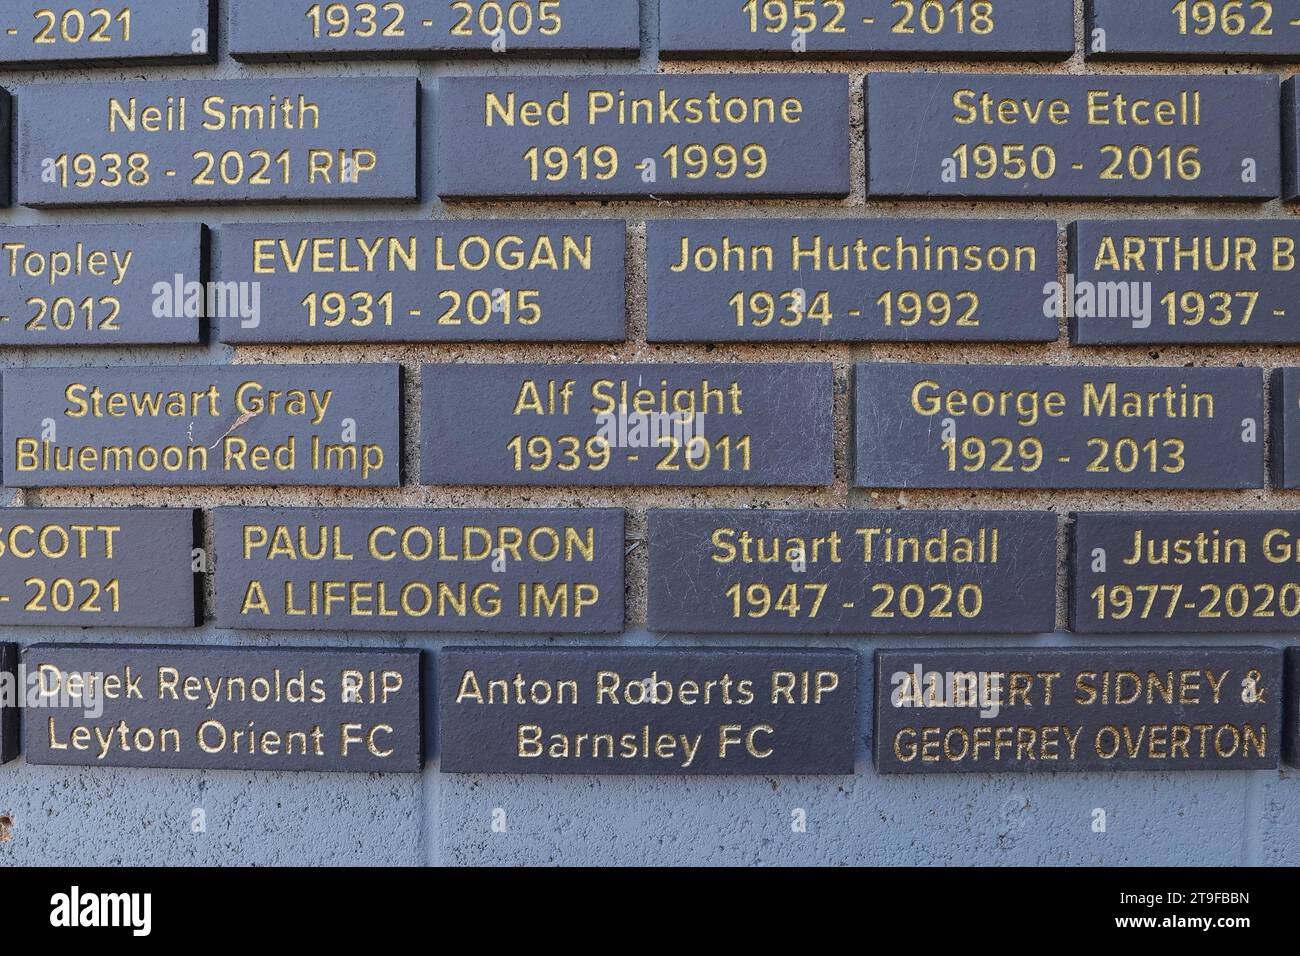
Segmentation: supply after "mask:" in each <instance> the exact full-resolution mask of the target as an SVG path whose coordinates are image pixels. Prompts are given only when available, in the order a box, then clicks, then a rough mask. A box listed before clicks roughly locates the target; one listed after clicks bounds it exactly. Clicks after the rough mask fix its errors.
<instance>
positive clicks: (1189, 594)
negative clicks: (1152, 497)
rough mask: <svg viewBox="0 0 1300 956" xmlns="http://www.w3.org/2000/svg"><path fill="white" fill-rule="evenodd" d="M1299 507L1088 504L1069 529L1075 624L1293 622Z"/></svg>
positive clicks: (1273, 628) (1237, 626)
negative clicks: (1101, 507)
mask: <svg viewBox="0 0 1300 956" xmlns="http://www.w3.org/2000/svg"><path fill="white" fill-rule="evenodd" d="M1297 534H1300V516H1297V515H1296V514H1294V513H1291V512H1284V511H1207V512H1197V511H1179V512H1161V513H1153V512H1113V513H1085V514H1078V515H1075V516H1074V525H1073V529H1072V532H1071V538H1072V540H1071V546H1070V558H1071V571H1070V630H1072V631H1077V632H1079V633H1082V634H1138V633H1142V634H1145V633H1159V634H1176V633H1191V632H1212V633H1216V634H1237V633H1247V632H1280V631H1290V630H1294V629H1295V628H1296V621H1297V618H1300V574H1297V570H1296V569H1297V567H1300V547H1297V545H1296V537H1297Z"/></svg>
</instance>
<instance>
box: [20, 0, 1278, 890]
mask: <svg viewBox="0 0 1300 956" xmlns="http://www.w3.org/2000/svg"><path fill="white" fill-rule="evenodd" d="M224 6H225V5H224V4H223V9H222V10H221V14H220V19H219V24H220V26H221V28H222V29H221V30H220V31H219V33H218V37H219V41H218V58H217V62H216V63H215V64H209V65H196V66H157V67H139V66H131V67H106V68H96V69H93V70H87V69H82V68H76V67H73V68H58V69H45V70H39V71H38V70H26V71H15V70H11V71H4V72H2V73H0V86H11V85H13V84H16V83H20V82H26V81H35V82H81V81H87V80H90V81H96V82H98V81H110V80H129V79H140V78H148V79H168V78H175V79H181V78H184V79H194V78H202V77H222V78H230V77H257V76H287V75H309V76H349V77H352V76H398V77H410V76H418V77H419V78H420V80H421V82H422V84H423V86H424V90H425V94H424V97H423V103H422V107H423V108H422V139H423V142H424V143H425V144H426V148H425V155H424V159H423V163H422V171H421V180H422V182H421V186H422V188H421V195H422V196H423V197H424V198H423V199H422V201H421V202H420V204H419V205H418V206H416V205H404V206H393V205H391V204H382V203H376V204H364V203H363V204H360V205H348V206H346V207H340V206H330V205H329V204H323V205H319V204H314V205H270V206H241V205H237V204H229V205H218V206H205V207H176V208H146V209H112V208H99V209H93V210H92V209H68V210H60V211H42V212H37V211H35V210H32V209H28V208H23V207H21V206H15V207H14V208H12V209H10V210H7V211H0V222H4V223H6V224H28V223H45V222H60V223H69V224H78V223H86V224H89V223H99V222H110V223H162V222H193V221H201V222H205V223H208V224H209V225H216V224H220V223H233V222H258V221H267V222H270V221H288V222H292V221H312V220H322V219H340V220H350V219H429V218H471V217H485V218H510V217H513V218H530V219H531V218H535V219H554V218H560V217H601V218H622V219H625V220H627V222H628V246H627V259H626V268H627V281H628V293H627V315H628V340H627V342H626V343H625V344H619V345H547V346H536V345H501V344H481V345H480V344H475V345H460V346H451V345H413V346H405V345H400V346H399V345H365V346H359V345H316V346H310V347H307V346H265V345H249V346H240V347H238V348H231V347H227V346H223V345H220V344H217V343H215V342H214V343H213V344H210V345H207V346H203V347H184V348H175V347H138V348H132V349H119V350H112V351H108V352H105V351H99V350H90V349H25V350H13V349H7V350H3V351H0V366H2V367H3V368H4V369H11V368H27V367H40V366H57V365H99V364H115V365H116V364H120V365H153V364H159V365H163V364H176V363H186V364H195V365H198V364H222V363H232V362H234V363H271V362H283V363H356V362H381V361H384V362H400V363H401V364H402V365H403V366H404V368H405V371H406V378H405V383H404V386H403V388H404V401H405V409H404V412H405V418H404V431H405V436H404V437H405V455H406V459H405V469H404V470H405V474H406V476H407V477H406V479H405V484H404V485H403V487H401V488H396V489H388V490H367V491H363V492H358V491H354V490H346V489H328V488H325V489H291V488H281V487H266V488H256V489H250V488H213V489H195V488H181V489H147V488H117V489H96V490H89V491H86V490H77V489H63V490H46V489H41V490H28V491H16V492H15V491H10V492H6V493H5V494H6V496H7V500H6V502H5V503H6V504H8V505H12V506H19V505H25V506H46V507H69V506H91V505H93V506H128V505H141V506H149V505H153V506H158V505H167V506H173V507H194V508H200V509H211V508H212V507H215V506H218V505H271V506H276V505H279V506H302V505H319V506H343V507H347V506H360V505H367V506H408V507H465V506H484V505H487V506H500V505H503V504H509V505H519V506H524V507H545V506H551V507H556V506H563V507H574V506H591V507H621V508H626V510H627V515H628V523H627V537H628V542H627V555H628V557H627V562H628V567H627V609H628V610H627V620H628V633H627V634H626V636H624V637H622V638H615V639H612V640H608V639H607V640H603V641H601V643H623V644H627V645H649V646H709V647H727V646H755V645H757V646H762V645H764V644H767V645H769V646H782V645H791V644H798V645H808V646H825V647H847V648H852V649H854V650H856V651H857V652H858V653H859V654H860V656H861V662H860V680H859V684H860V687H861V690H860V697H861V699H860V701H859V726H858V731H859V740H858V755H857V757H858V759H857V772H856V773H855V774H854V775H852V776H843V777H807V778H800V777H761V776H756V777H695V778H687V777H674V776H652V777H636V778H633V777H618V776H570V777H564V776H555V777H550V776H527V777H513V776H496V775H455V774H443V773H440V772H439V771H438V752H437V740H438V727H437V722H436V716H435V708H434V706H433V701H432V688H433V687H434V686H435V681H434V672H435V669H436V667H437V666H438V656H437V653H436V652H437V650H438V649H439V648H440V647H443V646H447V645H452V644H465V643H471V642H472V643H477V642H482V643H484V644H529V645H538V646H553V645H561V644H563V645H582V644H584V643H587V644H590V643H593V641H592V640H584V639H577V638H566V639H554V640H552V639H545V638H541V639H538V638H509V637H506V638H502V637H473V638H468V639H467V638H464V637H460V638H456V637H451V638H446V639H443V638H438V639H433V638H430V637H427V636H423V635H418V634H416V635H411V634H406V635H396V634H394V635H382V634H379V635H376V634H352V633H343V632H336V633H320V634H316V633H306V634H293V633H283V632H280V633H271V632H265V633H261V632H238V633H236V632H233V631H225V630H221V629H218V628H215V627H213V626H212V625H211V623H210V622H209V623H208V624H207V625H206V626H204V627H203V628H201V629H198V630H178V631H150V632H147V633H120V632H111V631H110V632H105V633H88V632H85V631H82V630H77V629H53V628H23V629H16V628H11V629H7V630H6V631H5V632H4V633H3V634H0V638H3V639H4V640H9V641H17V642H18V643H20V644H23V645H27V644H32V643H37V642H51V641H59V642H63V641H66V642H77V641H87V640H93V641H94V642H96V643H117V642H138V641H140V640H142V639H143V640H147V641H149V642H150V643H175V644H181V645H191V644H195V645H241V644H249V645H256V646H274V645H277V644H279V645H316V644H329V645H339V646H344V645H347V646H357V647H412V648H414V647H418V648H423V649H424V650H425V651H426V654H425V655H424V671H425V696H426V740H427V744H426V747H427V750H428V753H427V759H426V763H425V769H424V772H423V774H421V775H418V776H417V775H409V774H389V775H379V774H369V775H367V774H314V773H268V772H240V771H211V772H194V771H184V770H173V771H155V770H135V769H110V768H84V769H82V768H62V767H51V766H33V765H29V764H28V763H27V762H26V761H25V760H23V759H21V758H20V759H19V760H17V761H15V762H13V763H10V764H7V765H5V766H3V767H0V815H2V816H3V818H4V819H0V864H5V865H15V866H17V865H42V864H95V865H107V866H121V865H133V864H146V865H184V864H191V865H192V864H199V865H208V864H212V865H219V864H259V865H289V864H296V865H303V864H306V865H330V866H334V865H337V866H346V865H389V864H391V865H420V864H432V865H485V864H488V865H491V864H508V865H518V864H538V865H554V864H594V865H606V864H664V865H667V864H701V865H752V864H811V865H843V864H921V865H958V866H964V865H971V864H995V865H1026V864H1059V865H1097V864H1104V865H1111V864H1138V865H1143V864H1172V865H1192V864H1210V865H1274V864H1297V863H1300V837H1297V833H1300V772H1292V771H1288V770H1286V769H1285V768H1284V769H1282V770H1280V771H1268V772H1251V773H1243V772H1232V773H1228V772H1223V773H1196V774H1191V773H1187V774H1178V773H1127V774H1120V773H1116V774H1099V773H1080V774H1072V773H1062V774H1041V775H1034V776H1026V775H1019V774H976V775H966V774H962V775H957V774H952V775H945V774H929V775H924V776H914V777H909V776H899V777H889V776H881V775H878V774H876V773H875V772H874V771H873V770H872V769H871V759H870V752H869V741H870V738H871V729H872V728H871V716H870V715H871V713H872V708H873V696H872V695H873V688H872V686H871V685H872V682H871V680H870V679H869V678H870V674H871V655H872V653H873V652H874V650H875V649H876V648H877V647H881V646H899V645H903V644H906V643H908V642H907V641H905V640H902V639H898V640H875V639H873V640H865V639H855V638H836V639H808V638H799V639H793V640H784V641H782V640H779V639H774V638H770V637H759V638H749V639H738V638H734V637H732V638H715V639H707V638H701V639H698V640H690V641H684V640H680V639H674V638H664V637H662V636H659V635H655V634H652V633H650V632H648V631H647V630H646V628H645V621H646V602H645V591H646V560H645V546H644V536H645V513H646V510H647V508H651V507H792V508H846V507H857V508H872V507H876V508H902V507H905V508H978V507H985V508H1003V509H1044V510H1050V511H1053V512H1056V513H1057V514H1059V515H1061V516H1062V517H1063V516H1064V515H1065V514H1067V513H1068V512H1070V511H1072V510H1089V509H1092V510H1124V509H1133V510H1140V509H1156V510H1193V509H1214V508H1226V509H1239V508H1244V509H1265V508H1273V509H1285V508H1293V507H1297V506H1298V505H1300V493H1297V492H1288V491H1257V492H1245V493H1243V492H1221V493H1201V492H1140V493H1137V492H1133V493H1124V492H1048V491H999V492H971V491H947V492H944V491H912V492H906V493H898V492H872V491H859V490H853V489H851V487H850V470H849V467H850V466H849V459H848V454H847V450H848V447H849V434H850V425H849V402H850V399H849V384H850V369H851V366H852V364H853V363H854V362H858V361H873V360H888V361H921V362H924V361H941V362H985V363H994V364H996V363H1009V364H1030V365H1040V364H1063V365H1069V364H1114V365H1151V364H1168V365H1184V364H1192V365H1198V366H1199V365H1205V366H1235V365H1238V364H1242V365H1246V366H1250V367H1263V368H1266V369H1271V368H1275V367H1278V366H1281V365H1288V364H1300V350H1297V349H1296V348H1294V347H1290V348H1283V347H1257V346H1256V347H1231V348H1170V349H1158V348H1151V349H1138V350H1130V349H1119V348H1092V349H1072V348H1070V347H1069V346H1068V345H1067V342H1066V339H1065V337H1064V335H1063V336H1062V338H1061V340H1060V341H1058V342H1057V343H1054V344H1051V345H1032V346H1014V347H1013V346H997V345H979V346H975V345H966V346H943V345H875V346H850V345H803V344H781V345H730V344H727V345H718V346H705V345H697V346H685V345H683V346H650V345H647V344H646V343H645V285H646V279H645V268H644V256H645V226H644V223H645V221H646V220H647V219H652V218H664V217H714V218H717V217H735V216H744V217H780V216H820V217H832V218H861V217H887V216H908V217H926V216H934V217H956V218H962V217H970V216H972V215H980V216H986V217H994V218H1001V217H1007V218H1025V219H1029V218H1045V219H1054V220H1056V221H1057V222H1058V223H1062V224H1064V223H1066V222H1068V221H1071V220H1072V219H1074V218H1077V217H1080V216H1082V217H1085V218H1086V217H1089V216H1092V217H1095V216H1097V215H1101V214H1103V212H1102V210H1103V208H1104V215H1107V216H1112V217H1117V218H1122V217H1173V218H1198V217H1199V218H1208V217H1214V216H1226V217H1237V216H1249V217H1252V218H1284V217H1288V216H1290V215H1292V210H1291V209H1290V208H1288V207H1286V206H1284V205H1283V204H1282V203H1281V202H1278V201H1274V202H1270V203H1266V204H1261V205H1251V206H1247V207H1243V206H1239V205H1232V204H1227V203H1216V202H1178V203H1168V202H1162V203H1145V204H1126V203H1116V202H1108V203H1105V204H1104V207H1103V206H1102V205H1101V204H1098V203H1074V202H1057V203H1042V202H1033V201H1024V202H1004V201H993V202H982V203H980V204H978V205H976V204H972V203H969V202H959V201H908V202H902V201H899V202H888V201H874V200H873V201H868V200H867V199H866V197H865V194H864V182H865V171H864V150H863V142H862V138H863V128H864V108H863V103H862V92H861V79H862V77H863V75H864V74H865V73H867V72H870V71H873V70H881V69H908V70H913V69H917V70H919V69H924V70H932V71H933V70H943V71H947V70H950V71H959V70H962V69H964V68H970V67H969V65H968V64H965V63H962V62H959V61H955V60H948V61H939V62H931V63H910V62H907V61H903V62H901V63H900V62H899V61H897V60H892V61H888V62H886V61H862V60H814V59H801V60H799V61H798V62H794V63H788V62H771V61H769V62H764V61H747V62H733V61H725V60H724V61H720V62H719V61H707V62H705V61H690V60H673V61H664V62H660V61H659V58H658V56H657V54H656V52H655V49H656V48H655V37H656V34H657V30H656V24H657V16H658V9H657V8H658V0H643V9H642V12H641V35H642V40H641V42H642V53H641V56H640V58H639V60H636V61H633V60H629V59H626V58H623V59H601V58H593V57H582V58H547V59H524V58H519V59H510V60H509V61H508V62H502V61H498V60H483V59H466V60H455V61H446V60H432V61H421V62H418V63H417V62H401V61H393V62H379V61H368V60H363V61H342V62H328V63H315V64H312V63H302V62H297V63H274V64H272V63H258V64H252V63H239V62H236V61H234V60H232V59H231V58H230V57H229V56H228V55H227V47H226V31H225V25H226V21H227V18H228V12H227V11H226V10H225V9H224ZM1082 36H1083V21H1082V11H1081V9H1080V10H1076V48H1077V49H1078V48H1081V44H1082ZM975 68H976V69H980V70H987V71H991V72H999V71H1004V72H1018V71H1026V72H1035V73H1038V72H1042V73H1054V72H1059V73H1066V74H1081V73H1084V72H1089V73H1110V72H1125V73H1143V72H1147V73H1169V72H1177V71H1179V70H1188V71H1193V70H1194V71H1196V72H1227V73H1280V74H1284V75H1285V74H1288V73H1289V72H1290V70H1289V69H1286V68H1284V67H1275V66H1266V65H1229V66H1227V67H1223V66H1212V67H1206V66H1204V65H1203V64H1202V65H1200V66H1189V65H1185V64H1177V65H1172V66H1171V65H1170V64H1168V63H1165V64H1161V63H1124V64H1099V63H1095V62H1089V63H1088V64H1087V65H1086V66H1085V63H1084V60H1083V58H1082V56H1081V54H1078V53H1076V54H1075V56H1074V57H1072V58H1070V59H1068V60H1064V61H1062V62H1059V63H1053V64H1043V63H998V62H986V63H981V64H980V65H978V66H977V67H975ZM634 69H635V70H640V71H663V72H670V73H676V72H683V73H690V72H764V71H807V72H830V73H838V74H841V75H847V76H848V77H849V78H850V80H851V84H850V87H851V89H852V90H853V94H852V98H851V102H850V110H851V119H852V125H851V129H852V142H851V153H850V155H851V157H852V159H851V174H852V183H853V191H852V193H851V195H850V196H849V198H847V199H846V200H843V201H835V200H800V201H776V200H762V201H742V202H738V201H708V202H700V201H695V202H679V203H672V202H622V201H611V202H578V203H573V202H562V201H543V202H536V203H506V202H499V203H485V202H471V203H458V204H456V205H454V206H448V205H444V204H443V203H441V202H439V201H438V200H437V199H436V198H435V193H434V190H433V188H432V174H433V170H432V163H431V161H430V150H429V148H428V145H427V144H430V143H432V141H433V128H434V124H436V123H437V121H438V118H437V113H438V109H437V100H436V97H435V96H431V95H430V92H431V91H434V90H436V88H437V84H438V80H439V78H440V77H442V76H447V75H471V74H484V75H499V74H502V73H504V72H507V71H508V72H510V73H513V74H518V75H533V74H572V73H602V72H625V71H630V70H634ZM764 360H766V361H823V362H831V363H833V365H834V367H835V374H836V408H835V414H836V461H835V468H836V478H835V482H834V483H833V485H831V486H829V487H826V488H820V489H813V490H797V489H795V490H791V489H776V490H772V489H761V488H760V489H743V488H737V489H701V490H674V489H602V488H567V489H566V488H551V489H513V490H502V489H495V488H479V487H474V488H443V487H428V486H421V485H420V484H418V479H417V478H416V477H415V476H418V475H419V473H420V471H419V464H420V463H419V441H418V436H419V427H420V409H419V400H418V399H419V371H420V367H421V365H422V364H424V363H427V362H515V361H520V362H522V361H545V362H574V361H577V362H610V361H624V362H626V361H764ZM790 411H791V413H792V414H797V413H798V410H797V409H791V410H790ZM205 532H206V534H207V535H208V540H209V542H210V540H211V517H210V515H208V516H207V517H206V518H205ZM1064 540H1065V536H1064V534H1062V535H1061V542H1062V544H1061V549H1062V550H1061V553H1060V556H1059V561H1060V565H1061V569H1062V575H1061V578H1060V579H1061V580H1064V573H1063V572H1064V566H1065V555H1064ZM208 604H209V607H210V606H211V600H210V595H209V601H208ZM1064 608H1065V604H1064V595H1062V596H1061V600H1060V602H1059V610H1058V629H1060V628H1063V627H1064V624H1065V620H1064V613H1065V612H1064ZM1083 640H1084V639H1083V638H1080V637H1077V636H1067V635H1063V634H1053V635H1043V636H1040V637H1030V638H1025V637H1018V638H1006V639H1005V640H995V639H992V638H988V637H981V638H979V639H978V640H977V641H976V640H972V639H965V640H963V639H956V638H944V639H935V640H926V642H925V643H926V646H934V647H963V646H967V645H970V644H973V643H979V644H989V645H990V646H992V645H994V644H996V645H1000V646H1009V647H1018V646H1038V645H1070V644H1077V643H1080V642H1082V641H1083ZM1121 640H1124V639H1122V638H1105V639H1104V640H1103V639H1097V640H1096V641H1092V642H1089V643H1100V642H1104V641H1121ZM1234 641H1237V642H1240V638H1227V639H1222V638H1221V639H1220V642H1223V643H1233V642H1234ZM1290 642H1291V638H1290V637H1289V636H1287V635H1282V636H1277V637H1268V638H1265V639H1262V640H1255V639H1252V640H1251V643H1256V644H1261V643H1262V644H1272V645H1275V646H1282V645H1287V644H1289V643H1290ZM1125 643H1128V644H1139V645H1140V644H1151V645H1157V644H1158V645H1162V646H1167V645H1171V644H1174V643H1184V644H1213V643H1216V641H1215V639H1214V636H1213V635H1201V636H1195V637H1190V636H1189V637H1186V638H1180V637H1179V636H1177V635H1171V636H1163V635H1162V636H1160V637H1158V638H1147V639H1143V640H1136V639H1135V640H1127V641H1125ZM430 652H431V653H430ZM1099 821H1101V823H1103V824H1104V825H1099Z"/></svg>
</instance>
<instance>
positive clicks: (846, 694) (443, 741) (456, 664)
mask: <svg viewBox="0 0 1300 956" xmlns="http://www.w3.org/2000/svg"><path fill="white" fill-rule="evenodd" d="M857 668H858V658H857V654H855V653H854V652H853V651H847V650H739V649H734V648H729V649H726V650H685V649H681V648H666V647H657V648H624V647H584V648H559V647H553V648H540V649H539V648H522V647H505V648H496V647H493V648H468V647H449V648H447V649H446V650H444V651H443V652H442V653H441V654H440V655H439V659H438V716H439V720H438V746H439V753H440V755H441V762H440V766H441V770H442V772H443V773H566V774H567V773H590V774H661V775H691V776H694V775H701V774H760V775H771V774H851V773H852V772H853V762H854V751H855V745H856V740H857V726H856V721H855V712H856V707H857Z"/></svg>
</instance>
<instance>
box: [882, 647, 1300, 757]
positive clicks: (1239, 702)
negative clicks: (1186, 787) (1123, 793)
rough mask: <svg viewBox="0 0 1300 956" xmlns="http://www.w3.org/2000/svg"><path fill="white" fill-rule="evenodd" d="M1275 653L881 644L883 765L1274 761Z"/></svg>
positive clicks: (1278, 724) (1278, 741) (1278, 732)
mask: <svg viewBox="0 0 1300 956" xmlns="http://www.w3.org/2000/svg"><path fill="white" fill-rule="evenodd" d="M1281 718H1282V651H1281V650H1280V649H1275V648H1268V647H1232V648H1226V647H1203V646H1202V647H1175V648H1150V647H1142V648H1125V647H1081V648H1074V647H1072V648H1059V647H1024V648H999V649H992V650H967V649H954V650H923V649H920V648H917V649H915V650H881V651H877V652H876V726H875V745H874V747H873V748H872V749H873V759H874V761H875V765H876V770H877V772H879V773H990V772H1005V773H1012V772H1014V773H1031V772H1035V771H1057V770H1097V771H1103V770H1147V771H1165V770H1271V769H1273V768H1275V767H1276V766H1277V765H1278V758H1279V755H1280V754H1281V750H1282V736H1283V735H1282V720H1281Z"/></svg>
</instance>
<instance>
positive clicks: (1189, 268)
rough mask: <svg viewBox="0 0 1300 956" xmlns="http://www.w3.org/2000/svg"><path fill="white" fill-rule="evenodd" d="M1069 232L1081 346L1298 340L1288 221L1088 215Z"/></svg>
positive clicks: (1295, 271)
mask: <svg viewBox="0 0 1300 956" xmlns="http://www.w3.org/2000/svg"><path fill="white" fill-rule="evenodd" d="M1069 234H1070V253H1069V255H1070V267H1069V269H1068V270H1067V273H1068V275H1069V277H1070V278H1069V280H1068V282H1067V285H1066V287H1065V289H1064V290H1062V291H1063V303H1064V306H1065V308H1066V314H1067V315H1068V316H1069V319H1070V340H1071V342H1072V343H1073V344H1075V345H1148V344H1169V345H1245V344H1256V343H1258V344H1278V345H1284V344H1295V343H1300V328H1297V326H1296V324H1295V322H1294V321H1292V320H1291V316H1294V315H1297V314H1300V301H1297V299H1298V298H1300V296H1298V293H1300V264H1298V262H1297V255H1298V253H1297V242H1300V229H1297V228H1296V227H1295V225H1294V224H1293V223H1292V222H1291V221H1290V220H1276V221H1270V220H1266V221H1241V220H1231V219H1223V220H1215V219H1204V220H1197V219H1164V220H1133V221H1129V220H1125V221H1122V222H1121V221H1106V220H1102V221H1092V220H1088V221H1080V222H1075V223H1072V224H1071V225H1070V227H1069Z"/></svg>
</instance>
